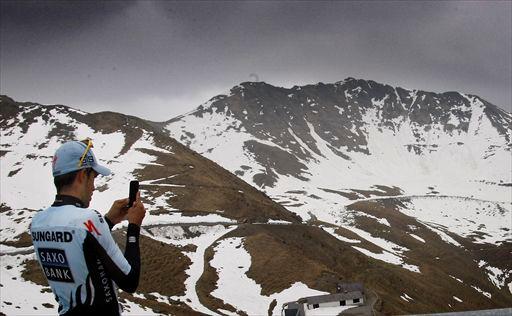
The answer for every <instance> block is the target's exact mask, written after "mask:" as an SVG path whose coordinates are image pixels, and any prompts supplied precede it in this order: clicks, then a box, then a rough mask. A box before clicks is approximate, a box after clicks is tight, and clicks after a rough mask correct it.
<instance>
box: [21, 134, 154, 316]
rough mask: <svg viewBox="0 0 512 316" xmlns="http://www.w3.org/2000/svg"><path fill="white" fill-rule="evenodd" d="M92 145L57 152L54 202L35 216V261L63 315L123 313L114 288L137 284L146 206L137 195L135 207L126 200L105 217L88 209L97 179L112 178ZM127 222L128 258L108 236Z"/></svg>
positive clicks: (131, 288)
mask: <svg viewBox="0 0 512 316" xmlns="http://www.w3.org/2000/svg"><path fill="white" fill-rule="evenodd" d="M92 147H93V146H92V141H91V140H90V139H87V140H85V141H82V142H79V141H70V142H67V143H64V144H63V145H62V146H60V147H59V148H58V149H57V151H56V152H55V155H54V157H53V163H52V170H53V177H54V184H55V187H56V188H57V196H56V198H55V202H54V203H53V205H52V206H50V207H49V208H47V209H45V210H41V211H39V212H38V213H37V214H36V215H35V216H34V218H33V219H32V223H31V228H30V231H31V236H32V241H33V244H34V251H35V254H36V258H37V259H38V261H39V263H40V265H41V268H42V269H43V272H44V275H45V276H46V278H47V279H48V283H49V284H50V287H51V288H52V291H53V293H54V294H55V299H56V300H57V302H58V303H59V309H58V312H59V314H60V315H93V313H94V312H101V315H120V314H121V307H120V305H119V303H118V299H117V293H116V291H117V289H116V286H118V287H119V288H121V289H122V290H124V291H126V292H130V293H133V292H135V290H136V289H137V286H138V284H139V273H140V249H139V232H140V225H141V224H142V220H143V218H144V216H145V212H146V211H145V209H144V205H143V204H142V203H141V201H140V194H137V199H136V201H135V203H134V204H133V206H132V207H131V208H128V207H127V205H128V199H120V200H117V201H115V202H114V203H113V205H112V207H111V209H110V210H109V212H108V213H107V214H106V215H105V216H102V215H101V214H100V213H99V212H97V211H95V210H93V209H90V208H88V207H89V203H90V201H91V198H92V195H93V191H94V179H95V178H96V176H97V175H99V174H101V175H103V176H108V175H109V174H110V170H109V169H108V168H106V167H104V166H101V165H99V164H98V162H97V160H96V157H95V156H94V153H93V152H92V149H91V148H92ZM123 220H128V223H129V224H128V229H127V232H126V248H125V253H124V255H123V253H122V252H121V250H120V249H119V247H118V246H117V244H116V243H115V242H114V239H113V238H112V235H111V233H110V231H111V230H112V228H113V227H114V225H116V224H118V223H120V222H122V221H123ZM114 283H115V284H114ZM98 315H100V314H98Z"/></svg>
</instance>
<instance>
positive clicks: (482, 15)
mask: <svg viewBox="0 0 512 316" xmlns="http://www.w3.org/2000/svg"><path fill="white" fill-rule="evenodd" d="M511 39H512V2H511V1H427V2H420V1H380V2H374V1H344V2H332V1H321V2H319V1H314V2H313V1H312V2H305V1H301V2H293V1H254V2H253V1H243V2H234V1H223V2H220V1H215V2H205V1H196V2H190V1H188V2H185V1H149V0H145V1H121V2H114V1H106V2H96V1H87V2H78V1H72V2H71V1H66V2H52V1H38V2H31V1H13V2H11V1H5V0H2V1H1V48H0V50H1V51H0V53H1V55H0V66H1V69H0V80H1V81H0V84H1V93H2V94H7V95H9V96H10V97H12V98H14V99H15V100H18V101H33V102H37V103H43V104H65V105H69V106H72V107H75V108H79V109H83V110H85V111H88V112H97V111H102V110H111V111H117V112H121V113H125V114H131V115H136V116H139V117H142V118H146V119H150V120H154V121H164V120H167V119H170V118H172V117H175V116H177V115H179V114H183V113H186V112H188V111H191V110H193V109H194V108H195V107H197V106H198V105H200V104H201V103H203V102H205V101H207V100H208V99H210V98H211V97H213V96H215V95H217V94H220V93H223V92H226V91H228V90H229V89H230V88H231V87H233V86H235V85H237V84H239V83H241V82H244V81H255V80H259V81H265V82H267V83H269V84H272V85H276V86H283V87H292V86H293V85H303V84H311V83H317V82H324V83H333V82H336V81H339V80H343V79H345V78H347V77H355V78H362V79H371V80H375V81H378V82H381V83H386V84H390V85H392V86H401V87H403V88H408V89H421V90H427V91H434V92H445V91H459V92H463V93H472V94H477V95H479V96H481V97H482V98H484V99H486V100H488V101H490V102H491V103H494V104H496V105H498V106H500V107H502V108H504V109H506V110H508V111H509V112H510V111H512V96H511V90H512V88H511V87H512V82H511V73H512V66H511V64H512V42H511Z"/></svg>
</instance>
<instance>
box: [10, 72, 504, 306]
mask: <svg viewBox="0 0 512 316" xmlns="http://www.w3.org/2000/svg"><path fill="white" fill-rule="evenodd" d="M350 82H359V83H361V84H362V83H363V82H362V81H355V80H352V79H349V80H346V81H345V82H344V83H338V84H336V85H317V86H307V87H300V88H299V87H295V88H293V89H282V88H275V87H272V86H269V85H266V84H263V83H258V84H256V83H245V84H242V85H240V86H237V87H235V88H234V89H232V90H231V92H230V93H228V94H226V95H224V96H218V97H215V98H213V99H212V100H211V101H210V102H209V103H207V104H204V105H203V106H201V107H200V108H198V110H197V111H195V112H193V113H190V114H188V115H185V116H182V117H179V118H176V119H174V120H171V121H169V122H166V123H155V122H147V121H144V120H141V119H138V118H136V117H131V116H126V115H122V114H118V113H111V112H103V113H96V114H89V113H84V112H82V111H77V110H74V109H72V108H69V107H67V106H62V105H54V106H43V105H39V104H36V103H18V102H15V101H14V100H12V99H10V98H8V97H6V96H1V97H0V127H1V134H0V136H1V144H0V165H1V172H0V198H1V204H0V259H1V260H0V268H1V270H0V271H1V275H0V296H1V297H0V308H1V312H2V313H6V314H41V313H43V314H45V313H55V311H56V308H57V307H56V303H55V301H54V299H53V296H52V295H51V293H49V291H48V287H47V284H46V283H45V281H44V280H43V279H42V273H41V271H40V270H39V267H38V265H37V264H36V262H35V261H34V260H33V259H34V254H33V248H32V247H31V240H30V236H28V234H27V233H26V232H27V229H28V225H29V223H30V219H31V217H32V216H33V215H34V214H35V212H37V209H39V208H42V207H45V206H47V205H49V204H50V203H51V202H52V198H53V194H54V189H53V185H52V179H51V167H50V162H51V156H52V155H53V152H54V150H55V149H56V148H57V147H58V145H59V144H60V143H62V142H63V141H65V140H68V139H82V138H85V137H91V138H93V141H94V144H95V145H94V150H95V153H96V155H97V157H98V158H100V160H102V161H103V163H105V164H106V165H108V166H109V168H111V169H112V170H113V172H114V175H113V176H110V177H106V178H98V183H97V191H96V192H95V193H94V197H93V204H92V207H95V208H96V209H98V210H99V211H100V212H105V211H106V210H107V209H108V207H109V206H110V203H111V201H112V200H113V199H116V198H120V197H124V196H126V195H127V191H128V182H129V180H131V179H132V178H137V179H139V180H140V181H141V192H142V194H143V197H144V202H145V204H146V206H147V209H148V211H149V214H148V216H147V217H146V219H145V221H144V227H143V229H142V235H143V238H141V251H142V266H143V269H142V270H143V272H142V273H143V275H142V280H141V284H140V287H139V289H138V292H137V293H136V294H134V295H127V294H121V298H122V304H123V306H124V307H125V313H126V314H128V315H130V314H131V315H139V314H158V313H160V314H162V313H163V314H172V315H199V314H208V315H234V314H238V315H243V314H248V315H263V314H265V315H267V314H269V313H270V314H272V315H279V314H280V312H281V306H282V304H283V303H285V302H288V301H294V300H296V299H298V298H300V297H304V296H308V295H317V294H324V293H329V292H332V291H334V289H335V284H336V282H338V281H340V280H342V281H347V282H354V281H358V282H363V283H364V284H365V286H366V289H367V292H368V294H369V295H370V296H372V297H373V298H374V300H373V302H374V305H373V309H374V310H376V311H378V312H380V313H383V314H401V313H425V312H441V311H456V310H468V309H484V308H499V307H507V306H510V305H511V303H512V289H511V287H512V266H511V263H510V262H511V260H510V258H511V247H512V241H511V235H510V234H511V231H510V225H509V224H508V223H509V222H510V220H511V212H512V207H511V204H510V199H509V198H508V197H507V193H508V194H509V193H510V189H511V187H510V183H511V181H510V160H508V161H507V160H506V159H507V157H508V159H510V115H509V114H506V113H504V112H502V111H501V110H499V109H498V108H496V107H493V106H491V105H488V104H487V103H485V101H483V100H480V99H478V98H476V97H470V96H468V97H467V98H465V100H468V98H469V100H473V101H469V100H468V101H467V102H468V103H464V104H467V105H465V106H466V107H467V108H469V110H468V109H467V108H466V107H463V106H462V105H460V106H459V107H461V109H465V110H468V111H470V112H471V113H477V112H476V111H478V108H479V109H480V112H478V113H479V114H478V115H480V116H481V119H476V122H477V123H472V122H473V118H472V116H473V115H472V114H471V113H469V114H468V113H467V112H468V111H462V110H460V111H455V112H454V113H455V114H454V115H455V116H456V117H459V118H460V121H461V122H466V121H467V128H466V127H464V126H460V124H459V125H456V124H452V123H453V122H454V121H453V120H451V119H449V121H452V123H450V124H448V123H446V122H445V118H444V117H445V114H443V113H444V110H441V108H443V107H447V105H446V104H445V101H443V102H441V105H439V107H438V110H437V111H434V110H433V111H432V113H433V114H432V116H430V117H431V119H432V121H433V122H438V123H435V124H431V125H432V128H431V129H430V130H429V132H430V133H431V134H428V133H427V134H423V133H426V132H428V131H426V130H425V126H427V125H428V124H425V123H422V122H423V121H422V120H425V115H424V114H421V113H423V112H422V111H420V110H417V111H418V112H417V113H416V114H414V115H413V114H408V115H405V114H404V116H403V117H402V116H397V114H396V113H395V112H394V110H393V108H390V107H389V105H388V104H387V101H382V104H381V105H378V104H379V102H374V101H373V102H372V101H371V100H372V99H375V100H383V98H376V97H375V96H372V97H371V98H370V99H369V100H370V101H369V102H366V103H365V101H364V100H363V98H362V97H361V98H356V97H355V92H354V93H352V94H350V93H348V92H347V98H348V95H354V102H358V104H361V105H360V106H354V103H353V102H352V101H347V100H348V99H345V100H346V101H345V103H343V102H341V101H339V102H338V100H342V99H343V98H345V92H344V91H345V89H342V90H340V93H339V95H338V93H334V92H333V91H335V90H336V88H334V87H335V86H338V88H337V89H341V88H340V87H342V86H344V85H345V86H348V85H349V84H350ZM377 86H379V87H380V85H378V84H376V83H373V82H368V86H367V87H366V88H365V89H366V90H367V93H376V92H375V91H371V90H370V89H371V88H372V87H373V88H374V87H377ZM332 89H334V90H332ZM362 89H363V88H361V94H364V93H363V92H362V91H363V90H362ZM386 89H387V88H386ZM353 90H354V91H356V90H359V89H357V87H356V85H355V83H354V88H353ZM293 91H295V92H293ZM301 91H302V92H301ZM386 91H388V90H386ZM396 91H397V96H400V95H402V100H405V99H406V97H405V96H404V93H405V92H398V91H401V90H399V89H396ZM404 91H405V90H404ZM283 92H284V95H282V93H283ZM294 93H295V96H296V97H297V98H298V100H303V101H301V102H302V103H303V105H302V106H301V105H300V104H301V103H300V102H299V103H296V102H292V101H291V100H292V98H293V96H294ZM411 93H413V92H411ZM416 94H417V95H418V96H419V97H418V98H417V100H421V98H422V97H421V96H422V95H423V94H426V93H424V92H416ZM290 95H291V96H290ZM450 95H452V94H450ZM453 95H456V96H458V94H453ZM335 96H336V97H335ZM438 97H439V96H436V98H438ZM307 98H309V99H310V100H313V98H317V102H316V103H315V105H313V106H311V105H312V103H311V104H310V103H305V102H308V101H307ZM337 98H338V99H337ZM388 98H393V97H388ZM427 98H428V97H425V99H427ZM432 98H434V96H432ZM446 98H448V96H446ZM450 99H451V97H450ZM272 100H273V101H272ZM282 100H288V101H287V102H288V103H281V101H282ZM326 100H327V101H326ZM386 100H387V99H386ZM411 100H412V99H411ZM443 100H444V99H443ZM461 100H463V99H461ZM478 100H480V102H482V105H478V104H479V103H478V102H477V101H478ZM329 102H330V103H329ZM411 102H412V101H411ZM471 102H474V104H473V103H471ZM373 103H378V104H377V105H373ZM416 103H417V102H415V103H413V104H416ZM470 103H471V104H470ZM250 104H252V105H254V106H252V105H251V106H249V105H250ZM329 104H330V105H332V108H334V109H335V110H333V111H330V110H327V109H328V108H329V109H331V108H330V107H329V106H328V105H329ZM397 104H398V103H397ZM397 104H395V105H393V106H394V107H395V108H397V109H398V108H399V107H398V105H397ZM411 104H412V103H411ZM422 104H423V103H422ZM278 105H279V106H278ZM335 105H336V106H337V107H338V108H339V109H338V108H336V107H334V106H335ZM479 106H480V107H479ZM322 107H324V108H325V109H322ZM402 107H403V108H404V109H405V108H407V109H409V108H408V107H406V106H405V105H402ZM473 107H475V109H476V110H473ZM300 109H302V110H300ZM378 109H380V110H378ZM315 111H316V113H315ZM372 111H373V112H372ZM402 112H403V113H405V112H406V111H402ZM412 112H415V110H411V113H412ZM441 112H443V113H441ZM260 113H262V114H261V115H260ZM358 113H359V114H358ZM372 113H373V114H372ZM407 113H409V112H407ZM489 113H490V114H489ZM344 115H345V116H344ZM371 115H374V117H375V118H374V119H375V121H374V122H373V123H370V122H372V121H371V120H370V118H371ZM291 117H293V118H291ZM315 117H316V120H315V119H314V118H315ZM344 117H345V118H344ZM377 118H382V119H380V121H381V122H382V124H381V125H380V124H379V123H376V121H377ZM290 119H291V121H290ZM436 120H437V121H436ZM294 122H295V123H294ZM351 122H352V123H351ZM385 122H388V123H385ZM393 122H394V123H393ZM479 122H480V123H479ZM392 123H393V124H395V125H393V126H394V127H391V125H390V124H392ZM421 124H423V125H421ZM461 124H462V123H461ZM507 124H508V125H507ZM451 125H453V126H455V127H453V128H452V127H449V126H451ZM462 125H464V124H462ZM474 125H476V126H474ZM344 126H345V127H344ZM407 126H413V127H414V126H416V127H417V128H416V130H415V132H410V134H407V132H406V127H407ZM419 126H423V127H422V128H420V127H419ZM443 126H448V127H446V130H445V129H443ZM495 126H501V128H497V127H495ZM336 127H339V129H338V128H336ZM491 127H492V128H491ZM393 128H395V129H396V133H397V135H401V136H400V137H396V136H393V137H391V135H390V133H391V131H393ZM169 130H171V131H172V134H173V135H176V137H177V139H178V140H179V141H181V142H183V143H185V144H187V145H190V147H192V148H193V149H194V148H195V150H196V151H197V152H199V153H200V154H202V155H203V156H205V157H207V158H210V159H212V160H213V161H215V162H216V163H215V162H213V161H212V160H209V159H206V158H204V157H203V156H201V155H199V154H198V153H196V152H194V151H192V150H190V149H188V148H187V147H185V146H183V145H182V144H180V143H179V142H177V141H175V140H174V139H173V138H171V137H169ZM411 130H414V129H411ZM465 130H466V132H464V131H465ZM400 131H401V132H400ZM467 131H472V132H471V133H467ZM484 131H485V133H488V134H482V133H484ZM350 133H352V135H350ZM371 133H373V134H371ZM401 133H403V134H401ZM464 133H466V134H464ZM374 134H375V135H381V136H380V137H381V138H379V139H373V138H372V139H370V136H369V135H374ZM473 134H476V136H475V137H476V138H475V139H480V142H478V141H475V142H476V146H475V147H473V140H472V141H471V142H470V141H463V140H465V139H466V138H467V139H473ZM415 135H420V136H418V137H420V138H418V139H419V140H418V139H417V138H416V136H415ZM421 135H423V136H421ZM425 135H436V137H437V135H439V139H441V140H442V141H437V142H436V143H435V144H434V143H433V142H432V144H433V145H437V147H435V146H433V145H432V146H420V145H421V144H422V143H421V142H422V140H421V137H426V136H425ZM447 135H448V136H447ZM464 135H466V136H467V137H466V138H464ZM479 135H480V136H479ZM432 137H434V136H432ZM450 137H454V139H458V140H457V142H459V141H460V142H464V144H463V145H460V144H457V143H455V144H453V143H452V142H451V141H448V139H449V138H450ZM479 137H480V138H479ZM488 137H491V138H492V139H491V140H488V139H487V138H488ZM383 141H387V142H389V146H384V144H383V143H382V142H383ZM423 142H426V141H423ZM402 143H403V144H402ZM418 144H420V145H418ZM403 145H405V146H403ZM407 145H411V146H407ZM416 145H417V146H416ZM491 145H493V146H491ZM393 146H395V147H393ZM376 148H380V149H379V150H380V152H378V150H377V149H376ZM461 148H466V149H464V150H466V151H467V152H466V153H465V152H463V150H462V149H461ZM427 149H428V150H427ZM459 149H460V150H459ZM480 151H481V152H482V153H483V155H482V156H475V157H473V158H474V161H473V162H474V165H473V166H474V168H473V169H477V168H479V170H473V169H471V170H469V171H468V172H472V173H471V174H470V175H473V176H474V177H471V176H470V175H468V176H467V177H466V178H460V179H467V180H468V181H467V182H464V181H462V180H461V181H460V182H459V181H458V180H457V179H452V180H450V181H451V182H450V183H452V184H453V183H455V184H457V185H460V186H461V188H451V187H450V186H449V183H445V182H443V181H441V180H440V179H435V177H434V174H436V172H437V174H441V176H443V174H442V172H440V171H435V170H434V169H428V168H434V167H435V166H443V168H444V169H443V172H452V174H454V175H457V173H456V172H455V171H453V170H451V169H450V168H448V166H444V165H443V163H441V162H440V161H439V162H438V161H436V157H441V158H444V159H449V161H447V162H446V163H451V164H452V168H455V167H457V166H459V164H460V165H462V166H463V167H464V168H466V169H470V168H469V167H467V165H465V164H464V163H466V162H459V164H456V163H455V161H454V158H451V156H450V155H448V154H447V152H453V153H454V154H459V155H460V156H459V158H460V157H468V156H470V155H472V154H475V155H476V154H477V153H480ZM389 153H394V156H393V157H394V159H398V160H397V162H396V164H403V165H402V166H401V167H402V168H398V167H397V166H395V163H393V162H392V160H384V159H392V158H388V156H387V154H389ZM507 153H508V156H507V155H506V154H507ZM464 154H466V156H464ZM403 155H408V156H405V157H404V156H403ZM435 155H437V156H435ZM374 156H375V157H374ZM407 157H408V159H406V158H407ZM412 157H416V158H415V159H414V158H412ZM426 157H427V158H428V159H426V160H423V159H422V158H426ZM446 157H448V158H446ZM477 157H478V159H477ZM410 159H412V160H410ZM450 159H451V160H450ZM450 161H451V162H450ZM507 162H508V166H509V167H508V168H509V169H507ZM417 163H418V164H422V163H423V164H425V168H426V169H422V168H421V167H419V166H417V165H416V164H417ZM469 163H471V162H469ZM469 163H468V164H469ZM492 163H495V164H496V166H494V168H497V169H493V168H492ZM219 165H220V166H219ZM378 166H381V167H382V168H388V170H387V171H386V172H384V170H380V169H379V168H378ZM223 167H224V168H226V169H228V170H229V171H231V172H232V173H230V172H228V171H227V170H225V169H223ZM367 168H368V169H367ZM397 170H398V171H400V170H402V171H403V172H413V171H417V170H424V171H425V172H423V173H420V174H418V175H415V176H414V178H412V177H409V178H408V177H406V176H405V175H402V174H401V173H400V172H397ZM486 170H489V172H488V173H487V171H486ZM496 170H498V171H496ZM499 170H501V171H502V173H500V172H499ZM429 172H430V173H432V174H430V173H429ZM507 172H508V173H507ZM372 173H374V175H373V176H372ZM394 173H396V174H394ZM235 174H236V175H237V176H238V177H237V176H235ZM420 176H422V177H420ZM507 176H508V178H507ZM340 177H347V178H345V179H344V178H340ZM350 177H351V178H350ZM240 178H242V179H243V180H245V182H244V181H243V180H242V179H240ZM446 178H448V177H446ZM427 180H428V181H427ZM430 180H432V181H433V182H430ZM444 181H448V180H444ZM250 184H252V185H253V186H256V187H258V188H260V189H261V190H264V191H265V193H266V194H265V193H262V192H260V191H258V190H257V189H255V188H254V187H253V186H251V185H250ZM409 184H410V185H409ZM426 185H428V186H426ZM429 186H430V188H429ZM486 188H492V190H487V189H486ZM457 190H458V191H457ZM507 190H508V191H507ZM435 191H437V192H435ZM269 196H270V198H272V199H270V198H269ZM472 196H473V197H472ZM276 201H277V202H280V203H282V205H281V204H278V203H276ZM283 205H284V207H283ZM122 234H123V233H122V229H119V230H116V231H115V232H114V235H115V236H116V238H118V239H119V240H120V242H121V243H122V240H123V238H122ZM336 314H337V313H336Z"/></svg>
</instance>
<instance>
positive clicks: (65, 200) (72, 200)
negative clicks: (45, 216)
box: [52, 194, 85, 208]
mask: <svg viewBox="0 0 512 316" xmlns="http://www.w3.org/2000/svg"><path fill="white" fill-rule="evenodd" d="M63 205H74V206H76V207H81V208H85V205H84V203H83V202H82V201H81V200H80V199H79V198H77V197H74V196H71V195H60V194H57V195H56V196H55V202H53V204H52V206H63Z"/></svg>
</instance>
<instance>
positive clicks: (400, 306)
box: [225, 210, 511, 314]
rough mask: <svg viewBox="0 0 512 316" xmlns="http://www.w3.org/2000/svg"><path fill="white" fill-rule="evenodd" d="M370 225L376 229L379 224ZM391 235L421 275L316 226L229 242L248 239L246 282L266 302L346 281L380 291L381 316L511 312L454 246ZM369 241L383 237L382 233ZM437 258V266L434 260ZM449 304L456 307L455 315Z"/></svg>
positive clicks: (250, 230)
mask: <svg viewBox="0 0 512 316" xmlns="http://www.w3.org/2000/svg"><path fill="white" fill-rule="evenodd" d="M388 211H389V210H388ZM395 216H396V217H397V218H399V217H403V218H402V221H403V222H404V224H406V223H407V224H412V223H414V224H415V225H420V224H419V223H417V222H415V221H414V219H412V218H408V217H406V216H403V215H396V214H395ZM390 221H391V220H390ZM409 221H410V222H409ZM367 225H370V223H364V222H361V223H358V226H360V227H364V228H365V229H369V230H370V231H371V227H369V226H367ZM371 225H373V226H375V227H376V229H378V226H377V225H375V223H373V224H371ZM392 225H393V224H392ZM382 229H384V228H382ZM386 230H390V231H391V235H388V234H387V233H385V237H386V238H389V240H391V241H394V242H396V243H399V244H400V245H404V243H403V242H402V241H405V245H404V246H407V247H408V248H409V249H411V250H410V251H408V252H406V253H405V255H406V256H407V257H408V258H410V259H405V262H406V263H409V264H416V265H419V267H420V270H421V273H414V272H411V271H409V270H406V269H403V268H401V267H399V266H396V265H392V264H387V263H385V262H382V261H379V260H374V259H372V258H369V257H366V256H365V255H363V254H362V253H360V252H358V251H357V250H355V249H353V248H352V247H351V245H349V244H347V243H344V242H341V241H339V240H338V239H336V238H334V237H333V236H331V235H330V234H328V233H327V232H325V231H323V230H322V229H321V228H318V227H311V226H306V225H286V226H285V225H243V226H241V227H240V228H239V229H237V230H235V231H233V232H230V233H229V234H227V235H226V236H225V238H229V237H233V236H239V237H245V239H244V247H245V248H246V249H247V251H248V252H249V253H250V254H251V258H252V265H251V268H250V270H249V272H248V276H249V277H250V278H252V279H254V280H255V281H256V282H257V283H258V284H261V286H262V294H263V295H269V294H272V293H276V292H280V291H282V290H284V289H286V288H288V287H289V286H290V285H292V284H293V283H295V282H298V281H300V282H303V283H305V284H307V285H308V286H309V287H311V288H315V289H318V290H322V291H327V292H332V291H333V290H334V286H335V283H336V282H337V281H338V280H342V281H347V282H352V281H360V282H363V283H364V284H365V286H366V287H367V289H369V290H373V291H375V292H376V293H377V295H378V296H379V298H380V299H381V300H382V306H381V307H380V311H381V312H383V313H385V314H403V313H432V312H448V311H463V310H477V309H488V308H500V307H506V306H510V303H511V298H510V295H507V294H506V293H505V291H499V290H497V289H496V288H493V287H492V285H491V284H490V282H489V281H488V280H487V278H486V275H485V274H483V272H482V271H480V270H479V269H478V266H476V264H475V262H474V261H473V260H472V257H471V256H468V255H467V254H466V251H464V250H463V249H456V248H457V247H455V246H453V245H449V244H446V243H444V242H443V241H442V240H441V239H440V238H439V237H437V235H435V234H433V233H431V232H430V231H428V230H425V231H416V232H415V233H416V234H418V235H419V236H421V237H422V238H424V239H425V240H426V241H427V246H426V245H419V244H417V243H416V244H415V242H416V241H415V240H414V239H413V238H412V237H409V236H406V235H407V234H406V232H404V231H402V232H400V229H389V227H387V226H386ZM372 234H374V235H375V236H378V233H377V230H376V231H374V232H372ZM383 234H384V233H383ZM381 236H382V237H384V235H381ZM390 236H391V237H390ZM393 236H399V237H393ZM350 237H352V238H353V237H354V236H350ZM400 240H401V241H400ZM399 241H400V242H399ZM367 244H368V242H364V241H363V242H362V243H361V244H357V246H359V247H362V248H367V249H369V250H371V251H373V252H377V253H380V251H378V249H375V248H373V249H372V248H370V247H368V246H367ZM374 247H376V246H374ZM436 257H439V259H435V258H436ZM449 275H453V276H456V277H458V278H462V279H463V280H464V281H465V282H467V284H466V283H464V284H461V283H459V282H458V281H456V280H454V279H453V278H450V277H449ZM471 285H475V286H477V287H479V288H481V289H483V290H485V291H489V292H490V293H491V294H492V299H488V298H487V297H485V296H483V295H482V294H480V293H478V292H477V291H476V290H475V289H473V288H472V287H471ZM404 293H407V294H408V295H409V296H410V297H412V298H413V299H414V301H411V302H406V301H404V300H402V299H401V298H400V296H402V295H403V294H404ZM453 296H457V297H459V298H460V299H462V300H463V302H462V303H458V302H457V301H455V300H454V299H453ZM448 304H451V306H452V308H450V307H449V305H448Z"/></svg>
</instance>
